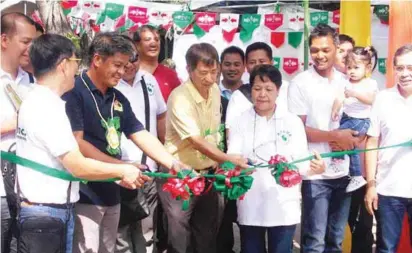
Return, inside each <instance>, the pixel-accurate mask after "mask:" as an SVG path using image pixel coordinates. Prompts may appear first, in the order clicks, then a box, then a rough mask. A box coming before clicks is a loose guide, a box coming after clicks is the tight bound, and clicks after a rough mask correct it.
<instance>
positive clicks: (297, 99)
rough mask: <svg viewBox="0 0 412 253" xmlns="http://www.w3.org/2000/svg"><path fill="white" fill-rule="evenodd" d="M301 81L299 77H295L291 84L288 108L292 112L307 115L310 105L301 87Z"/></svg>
mask: <svg viewBox="0 0 412 253" xmlns="http://www.w3.org/2000/svg"><path fill="white" fill-rule="evenodd" d="M298 77H299V76H298ZM299 82H300V80H299V79H297V78H294V79H293V80H292V81H291V82H290V84H289V89H288V109H289V111H290V112H291V113H293V114H296V115H298V116H301V115H307V113H308V107H307V101H306V99H305V96H304V94H303V92H302V90H301V89H300V87H299Z"/></svg>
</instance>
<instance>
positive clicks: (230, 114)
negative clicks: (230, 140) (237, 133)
mask: <svg viewBox="0 0 412 253" xmlns="http://www.w3.org/2000/svg"><path fill="white" fill-rule="evenodd" d="M240 96H243V94H242V92H240V91H238V90H236V91H235V92H233V94H232V96H231V97H230V100H229V103H228V105H227V110H226V120H225V122H226V129H229V128H230V127H231V125H232V124H233V122H234V120H235V119H236V118H237V117H238V116H240V114H242V110H241V108H239V102H241V101H240V99H241V97H240Z"/></svg>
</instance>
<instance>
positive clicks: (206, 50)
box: [186, 43, 219, 71]
mask: <svg viewBox="0 0 412 253" xmlns="http://www.w3.org/2000/svg"><path fill="white" fill-rule="evenodd" d="M199 62H203V63H204V64H205V65H206V66H212V65H213V64H214V63H216V65H217V64H219V55H218V53H217V51H216V48H215V47H214V46H212V45H211V44H209V43H198V44H193V45H191V46H190V47H189V49H188V50H187V52H186V64H187V66H188V67H189V69H190V70H191V71H193V70H195V69H196V67H197V65H198V64H199Z"/></svg>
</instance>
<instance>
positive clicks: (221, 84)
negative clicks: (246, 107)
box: [219, 81, 232, 93]
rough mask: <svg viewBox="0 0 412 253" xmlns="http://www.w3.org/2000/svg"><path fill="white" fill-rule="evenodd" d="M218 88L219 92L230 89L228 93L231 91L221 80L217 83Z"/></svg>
mask: <svg viewBox="0 0 412 253" xmlns="http://www.w3.org/2000/svg"><path fill="white" fill-rule="evenodd" d="M219 89H220V91H221V92H224V91H230V93H232V90H231V89H228V88H226V87H225V86H224V85H223V81H221V82H220V83H219Z"/></svg>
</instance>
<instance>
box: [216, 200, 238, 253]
mask: <svg viewBox="0 0 412 253" xmlns="http://www.w3.org/2000/svg"><path fill="white" fill-rule="evenodd" d="M236 221H237V207H236V200H227V201H226V205H225V210H224V212H223V219H222V223H221V224H220V228H219V233H218V235H217V252H218V253H234V251H233V246H234V244H235V238H234V235H233V223H234V222H236Z"/></svg>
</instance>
